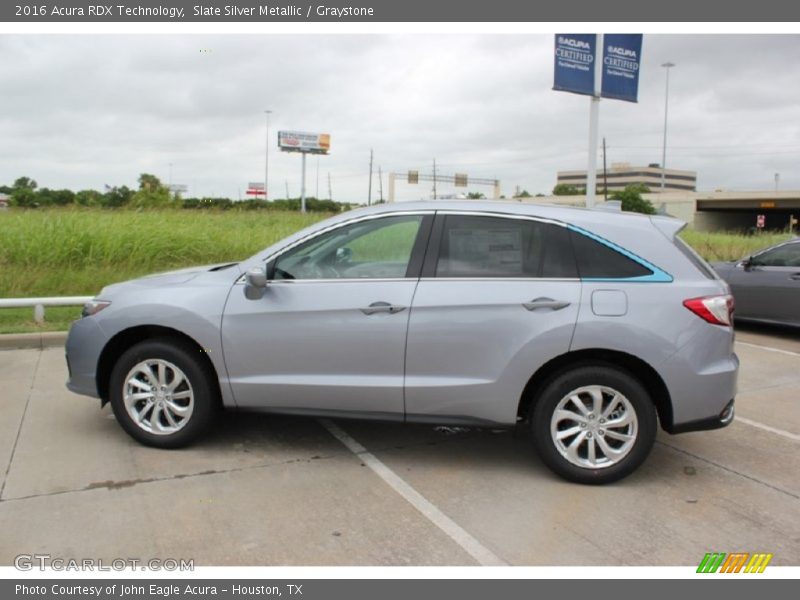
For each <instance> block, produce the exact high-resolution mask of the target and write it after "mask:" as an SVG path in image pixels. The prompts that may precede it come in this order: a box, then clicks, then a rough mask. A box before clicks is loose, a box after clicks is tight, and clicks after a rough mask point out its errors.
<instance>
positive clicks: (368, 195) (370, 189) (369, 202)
mask: <svg viewBox="0 0 800 600" xmlns="http://www.w3.org/2000/svg"><path fill="white" fill-rule="evenodd" d="M370 204H372V148H370V149H369V191H368V192H367V206H369V205H370Z"/></svg>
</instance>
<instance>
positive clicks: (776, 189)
mask: <svg viewBox="0 0 800 600" xmlns="http://www.w3.org/2000/svg"><path fill="white" fill-rule="evenodd" d="M780 182H781V174H780V173H775V191H776V192H777V191H778V186H779V185H780Z"/></svg>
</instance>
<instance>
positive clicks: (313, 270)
mask: <svg viewBox="0 0 800 600" xmlns="http://www.w3.org/2000/svg"><path fill="white" fill-rule="evenodd" d="M431 219H432V215H429V216H425V215H423V214H411V215H395V216H380V217H372V218H368V219H364V220H359V221H357V222H354V223H349V224H344V225H342V226H340V227H338V228H336V229H333V230H330V231H327V232H325V233H322V234H319V235H317V236H314V237H312V238H311V239H308V240H306V241H304V242H303V243H301V244H299V245H297V246H294V247H292V248H290V249H288V250H287V251H286V252H284V253H283V254H281V255H279V256H278V258H277V259H274V260H273V261H271V262H270V265H269V271H270V273H271V280H270V281H269V283H268V285H267V288H266V291H265V293H264V296H263V298H261V299H260V300H248V299H247V298H246V297H245V295H244V288H243V286H240V285H237V286H235V287H234V289H233V290H232V292H231V295H230V298H229V299H228V303H227V305H226V307H225V313H224V317H223V323H222V334H223V348H224V352H225V362H226V365H227V368H228V374H229V377H230V382H231V387H232V389H233V394H234V397H235V400H236V403H237V405H238V406H240V407H250V408H264V409H269V410H272V411H278V412H286V413H298V414H301V413H303V412H311V413H315V414H320V413H323V414H324V413H329V414H331V415H336V414H345V413H349V414H353V413H357V414H358V416H363V417H369V416H374V417H380V418H397V419H402V418H403V372H404V368H405V364H404V361H405V343H406V332H407V328H408V318H409V314H410V306H411V301H412V298H413V295H414V290H415V288H416V285H417V282H418V273H413V272H411V271H413V270H414V268H415V267H414V266H413V265H414V264H416V265H417V267H416V268H417V270H418V268H419V265H420V264H421V261H420V260H415V261H412V256H415V255H416V254H417V253H421V252H424V244H425V243H426V242H427V235H426V234H427V231H428V230H429V226H430V220H431ZM423 223H425V225H426V226H425V227H423Z"/></svg>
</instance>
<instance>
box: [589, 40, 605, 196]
mask: <svg viewBox="0 0 800 600" xmlns="http://www.w3.org/2000/svg"><path fill="white" fill-rule="evenodd" d="M602 56H603V34H602V33H598V34H597V44H596V47H595V54H594V66H593V68H594V90H593V92H594V93H593V94H592V97H591V98H589V160H588V164H587V166H586V208H592V207H593V206H594V201H595V195H596V194H597V189H596V188H597V130H598V129H599V126H600V91H601V87H602V86H601V83H600V82H601V80H602V74H603V66H602V62H603V61H602V60H598V59H599V58H602ZM590 68H592V67H590Z"/></svg>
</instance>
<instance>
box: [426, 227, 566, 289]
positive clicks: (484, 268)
mask: <svg viewBox="0 0 800 600" xmlns="http://www.w3.org/2000/svg"><path fill="white" fill-rule="evenodd" d="M577 276H578V272H577V268H576V265H575V257H574V254H573V252H572V247H571V244H570V239H569V232H568V231H567V229H566V228H564V227H560V226H558V225H552V224H550V223H541V222H538V221H530V220H527V219H508V218H503V217H479V216H470V215H448V216H447V217H445V221H444V227H443V230H442V240H441V244H440V248H439V258H438V261H437V264H436V277H524V278H529V277H551V278H573V277H577Z"/></svg>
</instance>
